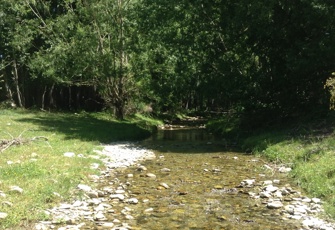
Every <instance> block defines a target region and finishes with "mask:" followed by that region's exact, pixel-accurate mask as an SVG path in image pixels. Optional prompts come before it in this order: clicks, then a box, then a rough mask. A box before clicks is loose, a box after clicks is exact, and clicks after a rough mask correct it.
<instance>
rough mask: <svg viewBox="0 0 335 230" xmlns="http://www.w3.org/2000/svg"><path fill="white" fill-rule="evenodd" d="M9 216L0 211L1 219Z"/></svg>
mask: <svg viewBox="0 0 335 230" xmlns="http://www.w3.org/2000/svg"><path fill="white" fill-rule="evenodd" d="M7 216H8V214H7V213H5V212H0V219H5V218H6V217H7Z"/></svg>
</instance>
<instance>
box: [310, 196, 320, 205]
mask: <svg viewBox="0 0 335 230" xmlns="http://www.w3.org/2000/svg"><path fill="white" fill-rule="evenodd" d="M312 202H313V203H315V204H320V203H321V200H320V199H319V198H315V197H314V198H312Z"/></svg>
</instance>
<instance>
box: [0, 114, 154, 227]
mask: <svg viewBox="0 0 335 230" xmlns="http://www.w3.org/2000/svg"><path fill="white" fill-rule="evenodd" d="M144 118H145V117H140V118H138V119H137V120H135V121H134V120H133V121H122V122H120V121H116V120H115V119H113V117H111V116H110V115H108V114H106V113H94V114H87V113H81V114H76V113H74V114H73V113H72V114H71V113H44V112H36V111H35V112H34V111H25V110H0V143H4V142H1V141H7V142H8V141H11V140H17V142H16V144H15V145H14V144H13V145H11V146H10V147H9V148H7V149H5V150H4V151H2V152H1V153H0V159H1V161H0V190H1V191H3V192H4V193H5V194H6V195H7V196H6V197H0V203H2V202H4V201H9V202H11V203H12V204H13V206H11V207H9V206H6V205H2V206H0V212H6V213H8V217H7V218H6V219H4V220H2V221H1V222H0V229H10V228H14V229H19V227H18V226H21V227H20V228H21V229H25V228H29V227H28V225H29V223H30V222H33V221H36V220H41V219H45V218H46V216H45V214H44V212H43V210H45V209H46V208H48V207H52V206H54V205H55V204H57V203H59V202H60V201H62V200H67V199H69V198H70V197H71V195H73V192H74V191H75V190H74V188H75V187H76V186H77V185H78V184H79V183H89V182H88V175H90V174H98V171H95V170H93V169H91V168H90V165H91V164H92V163H101V162H99V160H96V159H93V158H91V157H90V156H92V155H94V152H93V150H94V149H99V148H101V143H110V142H113V141H126V140H138V139H141V138H145V137H147V136H148V135H149V134H150V132H149V131H148V130H145V129H143V128H140V127H139V125H138V124H136V123H141V122H143V121H142V120H143V119H144ZM145 122H146V124H147V125H148V126H149V124H150V122H153V121H150V120H147V121H145ZM34 138H35V139H34ZM33 139H34V140H33ZM20 143H21V144H20ZM0 147H1V146H0ZM3 147H4V145H2V148H0V149H3ZM65 152H74V153H75V154H76V155H78V154H82V156H84V157H74V158H68V157H64V156H63V154H64V153H65ZM13 185H16V186H19V187H21V188H22V189H23V193H22V194H15V193H11V192H10V186H13ZM15 226H16V227H15Z"/></svg>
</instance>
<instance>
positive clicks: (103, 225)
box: [101, 222, 114, 228]
mask: <svg viewBox="0 0 335 230" xmlns="http://www.w3.org/2000/svg"><path fill="white" fill-rule="evenodd" d="M101 227H104V228H112V227H114V223H112V222H105V223H103V224H102V225H101Z"/></svg>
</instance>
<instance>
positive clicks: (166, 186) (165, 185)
mask: <svg viewBox="0 0 335 230" xmlns="http://www.w3.org/2000/svg"><path fill="white" fill-rule="evenodd" d="M159 185H160V186H162V187H164V188H166V189H168V188H170V186H169V185H168V184H167V183H159Z"/></svg>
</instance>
